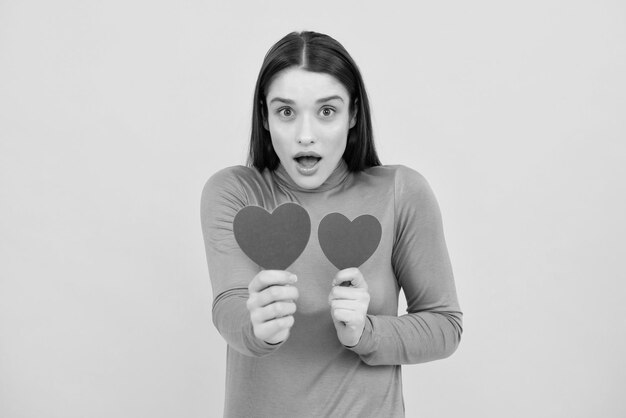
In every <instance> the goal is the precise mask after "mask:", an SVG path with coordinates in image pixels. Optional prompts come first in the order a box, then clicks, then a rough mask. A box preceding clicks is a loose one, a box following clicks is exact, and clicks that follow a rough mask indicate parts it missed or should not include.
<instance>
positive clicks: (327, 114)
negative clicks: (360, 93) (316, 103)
mask: <svg viewBox="0 0 626 418" xmlns="http://www.w3.org/2000/svg"><path fill="white" fill-rule="evenodd" d="M321 113H322V116H324V117H326V118H329V117H331V116H333V115H334V114H335V109H333V108H332V107H324V108H322V112H321Z"/></svg>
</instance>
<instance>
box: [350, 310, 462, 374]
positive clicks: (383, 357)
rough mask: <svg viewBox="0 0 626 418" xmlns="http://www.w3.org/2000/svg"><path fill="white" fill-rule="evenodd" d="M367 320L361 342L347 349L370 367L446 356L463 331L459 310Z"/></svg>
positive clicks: (370, 317)
mask: <svg viewBox="0 0 626 418" xmlns="http://www.w3.org/2000/svg"><path fill="white" fill-rule="evenodd" d="M367 318H368V320H367V321H366V324H365V329H364V330H363V335H362V337H361V340H360V341H359V343H358V344H357V345H356V346H354V347H351V348H349V349H350V350H352V351H354V352H355V353H357V354H359V356H360V357H361V359H362V360H363V362H365V363H366V364H368V365H370V366H379V365H400V364H417V363H425V362H428V361H433V360H439V359H443V358H446V357H449V356H450V355H451V354H452V353H454V351H455V350H456V348H457V346H458V345H459V342H460V341H461V334H462V332H463V325H462V313H461V312H460V311H449V312H435V311H424V312H418V313H411V314H406V315H402V316H400V317H395V316H383V315H368V316H367Z"/></svg>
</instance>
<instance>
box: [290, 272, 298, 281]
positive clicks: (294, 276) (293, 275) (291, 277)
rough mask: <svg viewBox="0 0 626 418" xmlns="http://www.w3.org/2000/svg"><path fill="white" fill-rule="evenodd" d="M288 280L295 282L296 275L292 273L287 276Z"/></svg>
mask: <svg viewBox="0 0 626 418" xmlns="http://www.w3.org/2000/svg"><path fill="white" fill-rule="evenodd" d="M289 280H291V281H292V282H297V281H298V276H296V275H295V274H292V275H291V276H289Z"/></svg>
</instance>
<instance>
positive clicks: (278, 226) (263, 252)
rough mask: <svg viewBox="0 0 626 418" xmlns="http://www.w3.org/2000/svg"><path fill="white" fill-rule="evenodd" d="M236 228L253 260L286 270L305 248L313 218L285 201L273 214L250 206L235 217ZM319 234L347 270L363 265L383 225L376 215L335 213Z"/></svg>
mask: <svg viewBox="0 0 626 418" xmlns="http://www.w3.org/2000/svg"><path fill="white" fill-rule="evenodd" d="M233 231H234V233H235V240H236V241H237V244H239V246H240V247H241V249H242V250H243V252H244V253H245V254H246V255H247V256H248V257H250V259H252V261H254V262H255V263H257V264H258V265H260V266H261V267H263V268H264V269H272V270H285V269H286V268H287V267H289V266H290V265H291V264H292V263H293V262H294V261H296V259H297V258H298V257H299V256H300V254H302V252H303V251H304V248H305V247H306V245H307V243H308V241H309V237H310V235H311V219H310V217H309V214H308V212H307V211H306V209H304V208H303V207H302V206H300V205H298V204H296V203H285V204H282V205H280V206H279V207H277V208H276V209H275V210H274V211H273V212H272V213H269V212H268V211H266V210H265V209H264V208H262V207H260V206H246V207H244V208H243V209H241V210H240V211H239V212H238V213H237V215H236V216H235V219H234V221H233ZM317 234H318V239H319V242H320V246H321V247H322V251H323V252H324V255H325V256H326V257H327V258H328V260H329V261H330V262H331V263H333V265H334V266H335V267H337V268H338V269H339V270H343V269H346V268H348V267H359V266H360V265H361V264H363V263H364V262H365V261H367V259H368V258H370V256H371V255H372V254H374V251H376V248H377V247H378V244H379V242H380V237H381V235H382V228H381V226H380V222H378V219H376V218H375V217H374V216H372V215H361V216H359V217H357V218H355V219H354V220H353V221H352V222H350V220H349V219H348V218H346V217H345V216H344V215H342V214H341V213H336V212H334V213H330V214H328V215H326V216H325V217H324V218H323V219H322V221H321V222H320V225H319V228H318V233H317Z"/></svg>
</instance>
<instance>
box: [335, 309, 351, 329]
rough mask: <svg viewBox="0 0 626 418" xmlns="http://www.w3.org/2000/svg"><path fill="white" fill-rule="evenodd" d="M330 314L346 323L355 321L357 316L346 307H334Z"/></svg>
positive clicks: (336, 319)
mask: <svg viewBox="0 0 626 418" xmlns="http://www.w3.org/2000/svg"><path fill="white" fill-rule="evenodd" d="M332 316H333V319H334V320H335V321H341V322H343V323H345V324H346V325H347V324H352V323H353V322H356V318H357V314H356V313H355V312H354V311H351V310H348V309H334V310H333V311H332Z"/></svg>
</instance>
